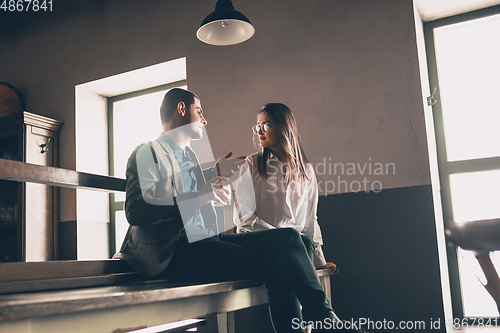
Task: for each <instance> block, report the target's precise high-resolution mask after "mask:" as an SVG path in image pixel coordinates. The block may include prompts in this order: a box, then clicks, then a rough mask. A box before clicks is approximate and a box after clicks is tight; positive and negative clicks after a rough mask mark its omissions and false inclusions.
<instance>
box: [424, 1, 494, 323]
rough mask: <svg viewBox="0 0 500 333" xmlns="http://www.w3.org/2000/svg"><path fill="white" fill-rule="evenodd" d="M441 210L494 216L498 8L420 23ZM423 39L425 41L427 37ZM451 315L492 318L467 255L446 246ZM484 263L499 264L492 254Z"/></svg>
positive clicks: (462, 217) (448, 217)
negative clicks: (432, 94)
mask: <svg viewBox="0 0 500 333" xmlns="http://www.w3.org/2000/svg"><path fill="white" fill-rule="evenodd" d="M425 30H426V39H427V40H428V43H427V52H428V62H429V76H430V81H431V85H432V86H433V87H437V88H438V95H439V97H438V103H436V104H435V105H434V107H433V112H434V122H435V126H436V139H437V145H438V159H439V172H440V181H441V187H442V200H443V215H444V220H445V223H446V221H455V222H457V223H460V222H466V221H477V220H482V219H492V218H499V217H500V204H499V203H500V192H499V191H498V189H499V188H500V131H499V125H500V109H499V106H498V105H499V104H498V91H499V90H500V80H499V79H498V78H499V77H500V61H499V59H500V43H499V42H498V41H499V40H500V7H499V6H496V7H492V8H490V9H486V10H481V11H477V12H473V13H469V14H464V15H459V16H456V17H452V18H447V19H442V20H438V21H435V22H430V23H427V24H426V26H425ZM429 41H430V42H429ZM449 252H450V255H449V266H450V280H451V281H450V284H451V288H452V297H453V309H454V315H455V317H458V316H460V313H462V314H463V316H464V317H497V316H498V315H499V314H498V310H497V307H496V304H495V302H494V301H493V299H492V298H491V296H490V295H489V294H488V293H487V291H486V290H485V288H484V287H483V286H482V285H481V284H480V282H479V280H478V279H477V278H476V276H478V277H479V278H480V279H481V278H484V276H482V271H481V269H480V267H479V264H478V263H477V261H476V259H475V257H474V255H473V253H471V252H468V251H463V250H462V249H457V251H454V249H452V251H449ZM492 260H493V262H494V264H495V265H496V266H497V268H500V256H499V253H497V252H495V253H493V254H492Z"/></svg>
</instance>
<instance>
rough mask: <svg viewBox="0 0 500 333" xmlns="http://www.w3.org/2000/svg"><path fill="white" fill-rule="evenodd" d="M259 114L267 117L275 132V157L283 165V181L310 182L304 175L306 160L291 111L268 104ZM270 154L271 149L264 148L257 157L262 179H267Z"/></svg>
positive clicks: (280, 106) (284, 106) (277, 104)
mask: <svg viewBox="0 0 500 333" xmlns="http://www.w3.org/2000/svg"><path fill="white" fill-rule="evenodd" d="M261 113H265V114H266V115H267V116H268V117H269V119H270V120H271V123H272V126H273V128H274V129H275V131H276V136H277V139H278V151H277V155H278V156H277V157H278V158H279V159H280V161H281V162H282V163H283V165H284V169H285V170H284V171H285V179H286V180H287V181H296V180H299V179H302V180H303V179H308V180H311V179H309V177H308V176H307V173H306V164H307V163H308V160H307V157H306V155H305V154H304V150H303V149H302V146H301V145H300V138H299V133H298V131H297V123H296V121H295V117H294V115H293V113H292V111H291V110H290V109H289V108H288V106H286V105H285V104H281V103H269V104H266V105H264V106H263V107H262V109H261V110H260V111H259V114H261ZM271 153H272V151H271V149H269V148H266V147H264V148H262V149H260V150H259V152H258V155H257V164H258V171H259V174H260V175H261V176H263V177H264V178H268V174H267V162H268V161H269V157H270V155H271Z"/></svg>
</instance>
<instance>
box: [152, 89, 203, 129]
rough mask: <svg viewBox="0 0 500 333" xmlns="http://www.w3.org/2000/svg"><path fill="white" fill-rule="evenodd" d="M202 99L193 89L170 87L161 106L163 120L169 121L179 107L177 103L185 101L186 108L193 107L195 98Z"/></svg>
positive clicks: (163, 121)
mask: <svg viewBox="0 0 500 333" xmlns="http://www.w3.org/2000/svg"><path fill="white" fill-rule="evenodd" d="M195 98H197V99H200V98H199V97H198V96H196V94H195V93H194V92H192V91H189V90H186V89H181V88H173V89H170V90H169V91H168V92H167V93H166V94H165V97H163V102H161V107H160V117H161V122H162V123H166V122H168V121H169V120H170V119H171V118H172V116H173V114H174V112H175V110H176V109H177V105H178V104H179V103H180V102H184V104H185V105H186V108H189V107H191V105H193V104H194V99H195Z"/></svg>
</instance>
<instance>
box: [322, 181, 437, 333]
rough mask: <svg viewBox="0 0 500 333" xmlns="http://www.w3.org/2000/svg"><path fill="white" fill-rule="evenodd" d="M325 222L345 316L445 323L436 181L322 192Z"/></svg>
mask: <svg viewBox="0 0 500 333" xmlns="http://www.w3.org/2000/svg"><path fill="white" fill-rule="evenodd" d="M318 219H319V223H320V225H321V228H322V232H323V235H324V246H323V249H324V252H325V256H326V258H327V260H328V261H333V262H335V263H336V264H337V265H338V266H339V269H340V273H339V274H338V275H336V276H333V277H332V279H331V280H332V297H333V306H334V309H335V311H336V312H337V313H338V315H339V316H340V317H341V318H343V319H350V318H354V320H356V319H358V318H366V319H370V320H372V321H377V320H379V321H383V320H384V319H386V320H387V321H389V320H392V321H394V323H395V324H396V325H398V324H399V321H403V320H404V321H407V320H411V321H416V320H423V321H424V322H425V325H426V330H423V331H428V330H429V329H430V326H429V325H430V320H431V319H433V320H436V319H438V318H441V322H442V321H443V319H442V318H444V310H443V301H442V292H441V284H440V271H439V262H438V250H437V240H436V228H435V220H434V209H433V201H432V189H431V186H430V185H423V186H414V187H406V188H397V189H387V190H383V191H381V192H380V193H374V192H369V193H365V192H358V193H348V194H337V195H331V196H327V197H325V196H322V197H320V201H319V206H318ZM325 235H328V236H326V237H325ZM441 329H444V327H441ZM433 331H434V332H439V330H433ZM377 332H378V331H377ZM443 332H444V330H443Z"/></svg>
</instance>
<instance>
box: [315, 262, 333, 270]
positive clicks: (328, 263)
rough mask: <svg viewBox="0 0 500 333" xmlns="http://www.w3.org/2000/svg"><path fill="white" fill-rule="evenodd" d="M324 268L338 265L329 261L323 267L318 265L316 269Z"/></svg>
mask: <svg viewBox="0 0 500 333" xmlns="http://www.w3.org/2000/svg"><path fill="white" fill-rule="evenodd" d="M324 268H333V269H337V265H335V264H334V263H333V262H327V263H326V264H324V265H323V266H321V267H318V268H316V269H324Z"/></svg>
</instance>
